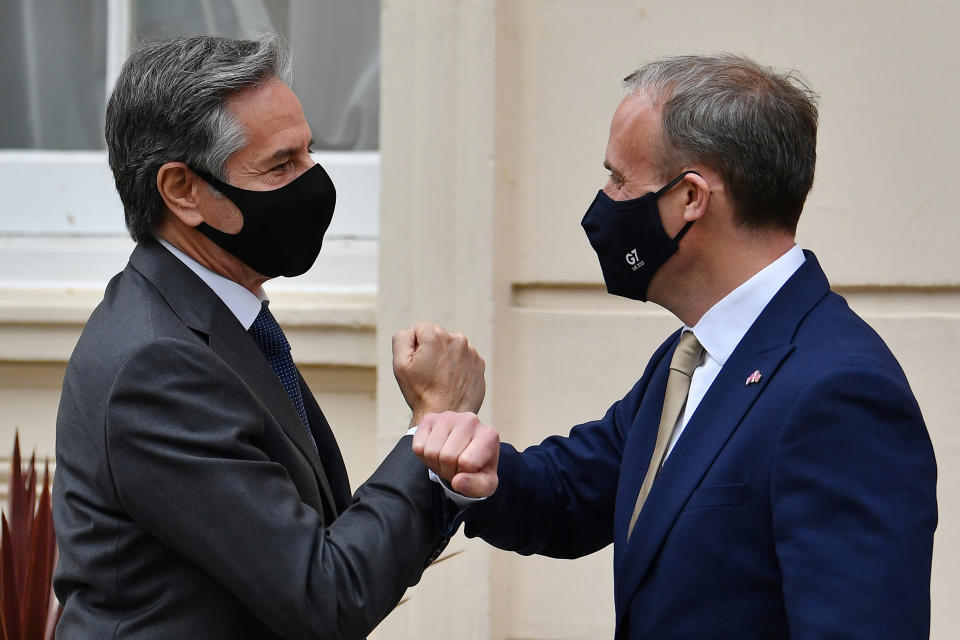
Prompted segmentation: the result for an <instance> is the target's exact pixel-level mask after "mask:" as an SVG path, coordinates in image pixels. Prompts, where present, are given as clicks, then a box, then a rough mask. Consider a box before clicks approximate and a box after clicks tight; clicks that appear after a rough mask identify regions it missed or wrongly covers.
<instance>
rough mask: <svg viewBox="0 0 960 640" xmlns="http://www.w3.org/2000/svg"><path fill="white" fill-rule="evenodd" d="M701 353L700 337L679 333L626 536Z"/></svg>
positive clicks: (654, 476) (672, 426) (644, 498)
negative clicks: (653, 435)
mask: <svg viewBox="0 0 960 640" xmlns="http://www.w3.org/2000/svg"><path fill="white" fill-rule="evenodd" d="M702 357H703V347H702V346H700V341H699V340H697V337H696V336H695V335H693V332H692V331H685V332H684V333H683V335H682V336H680V344H678V345H677V350H676V351H674V353H673V359H672V360H671V361H670V375H669V376H668V377H667V393H666V394H665V395H664V398H663V412H662V413H661V414H660V428H659V429H658V430H657V443H656V444H655V445H654V447H653V455H652V456H651V457H650V464H649V466H647V475H645V476H644V477H643V484H642V485H640V493H639V494H637V504H636V505H635V506H634V507H633V516H632V517H631V518H630V527H629V528H628V529H627V540H629V539H630V535H631V534H632V533H633V526H634V525H635V524H636V523H637V517H638V516H639V515H640V510H641V509H642V508H643V503H644V502H645V501H646V499H647V496H648V495H650V488H651V487H652V486H653V481H654V479H655V478H656V477H657V473H658V472H659V471H660V465H661V463H662V462H663V454H664V453H665V452H666V450H667V444H668V443H669V442H670V437H671V436H672V435H673V428H674V427H675V426H676V424H677V419H678V418H679V417H680V412H682V411H683V407H684V406H685V405H686V404H687V393H688V392H689V391H690V377H691V376H692V375H693V370H694V369H696V368H697V367H698V366H699V365H700V359H701V358H702Z"/></svg>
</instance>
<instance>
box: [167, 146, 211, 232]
mask: <svg viewBox="0 0 960 640" xmlns="http://www.w3.org/2000/svg"><path fill="white" fill-rule="evenodd" d="M205 189H207V183H206V182H204V180H203V179H202V178H201V177H200V176H198V175H197V174H195V173H194V172H193V171H192V170H191V169H190V167H188V166H187V165H186V164H184V163H183V162H167V163H166V164H164V165H163V166H162V167H160V170H159V171H157V190H158V191H159V192H160V197H161V198H163V202H164V203H165V204H166V205H167V209H168V210H169V211H170V213H172V214H173V215H174V216H176V217H177V218H178V219H179V220H180V222H182V223H183V224H185V225H187V226H188V227H196V226H197V225H199V224H200V223H201V222H203V216H202V215H201V214H200V205H201V202H202V201H204V200H205V199H206V198H205V196H207V195H208V194H207V193H206V192H205V191H202V190H205Z"/></svg>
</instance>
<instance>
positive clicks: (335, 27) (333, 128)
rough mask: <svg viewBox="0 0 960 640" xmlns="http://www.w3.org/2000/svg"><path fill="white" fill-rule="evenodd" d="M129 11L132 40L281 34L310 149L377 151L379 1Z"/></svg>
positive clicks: (196, 3)
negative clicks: (131, 13) (311, 144)
mask: <svg viewBox="0 0 960 640" xmlns="http://www.w3.org/2000/svg"><path fill="white" fill-rule="evenodd" d="M133 9H134V31H135V33H136V39H137V41H138V42H139V41H142V40H143V39H146V38H169V37H175V36H189V35H201V34H207V35H217V36H228V37H236V38H249V37H251V36H254V35H256V34H258V33H262V32H263V31H267V30H272V31H277V32H279V33H281V34H283V35H284V37H285V38H286V39H287V40H288V42H289V43H290V46H291V48H292V49H293V53H294V81H293V88H294V91H296V93H297V96H298V97H299V98H300V101H301V103H302V104H303V110H304V113H305V115H306V117H307V122H308V123H309V124H310V128H311V130H312V131H313V137H314V140H315V142H316V144H315V145H314V148H315V149H317V150H375V149H377V148H378V142H379V127H378V122H379V109H380V2H379V0H350V1H349V2H346V1H344V0H163V1H160V0H135V1H134V3H133Z"/></svg>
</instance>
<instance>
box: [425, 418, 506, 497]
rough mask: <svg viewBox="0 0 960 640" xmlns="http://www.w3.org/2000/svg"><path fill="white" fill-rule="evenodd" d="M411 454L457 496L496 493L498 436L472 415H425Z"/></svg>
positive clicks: (480, 495) (493, 430) (498, 456)
mask: <svg viewBox="0 0 960 640" xmlns="http://www.w3.org/2000/svg"><path fill="white" fill-rule="evenodd" d="M413 452H414V453H415V454H417V457H418V458H420V459H421V460H422V461H423V463H424V464H425V465H427V466H428V467H430V469H431V470H432V471H433V472H434V473H436V474H437V475H438V476H440V477H441V478H442V479H444V480H446V481H447V482H449V483H450V486H451V487H452V488H453V490H454V491H456V492H457V493H459V494H462V495H465V496H467V497H470V498H485V497H487V496H490V495H493V492H494V491H496V490H497V460H498V459H499V458H500V435H499V434H498V433H497V431H496V429H494V428H493V427H490V426H487V425H485V424H483V423H482V422H480V420H479V419H478V418H477V416H476V414H474V413H453V412H450V411H448V412H446V413H440V414H437V413H431V414H427V415H426V416H424V417H423V420H421V421H420V425H419V428H418V429H417V432H416V433H415V434H414V436H413Z"/></svg>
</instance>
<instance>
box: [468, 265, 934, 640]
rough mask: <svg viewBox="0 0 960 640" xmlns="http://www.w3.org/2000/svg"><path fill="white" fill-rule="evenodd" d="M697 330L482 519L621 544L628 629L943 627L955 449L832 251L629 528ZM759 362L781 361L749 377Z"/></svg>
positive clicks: (735, 631) (582, 545) (823, 633)
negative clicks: (827, 266) (941, 481)
mask: <svg viewBox="0 0 960 640" xmlns="http://www.w3.org/2000/svg"><path fill="white" fill-rule="evenodd" d="M678 337H679V332H678V333H676V334H674V335H672V336H670V338H668V339H667V340H666V342H664V343H663V345H661V347H660V348H659V349H658V350H657V351H656V353H654V355H653V357H652V358H651V359H650V362H649V364H648V365H647V368H646V371H645V372H644V374H643V377H642V378H640V380H639V381H638V382H637V384H636V385H635V386H634V387H633V389H632V390H631V391H630V392H629V393H628V394H627V395H626V396H625V397H624V398H623V399H622V400H620V401H619V402H617V403H616V404H614V405H613V406H612V407H610V409H609V410H608V411H607V413H606V415H605V416H604V417H603V418H602V419H600V420H597V421H595V422H589V423H586V424H582V425H579V426H577V427H575V428H574V429H573V430H572V431H571V432H570V434H569V436H568V437H559V436H557V437H551V438H548V439H547V440H545V441H544V442H543V443H541V444H540V445H538V446H535V447H530V448H528V449H526V450H525V451H524V452H522V453H518V452H517V451H516V450H515V449H514V448H513V447H511V446H509V445H503V447H502V452H501V457H500V470H499V475H500V488H499V489H498V491H497V493H496V494H495V495H494V496H493V497H492V498H490V499H489V500H487V501H486V502H485V503H481V504H479V505H477V506H475V507H472V508H471V509H470V510H468V512H467V514H466V523H467V528H466V532H467V534H468V535H470V536H480V537H482V538H484V539H485V540H487V541H488V542H490V543H492V544H494V545H496V546H498V547H501V548H504V549H510V550H515V551H518V552H520V553H523V554H531V553H539V554H544V555H548V556H554V557H563V558H572V557H578V556H583V555H585V554H588V553H592V552H593V551H596V550H598V549H601V548H603V547H605V546H606V545H608V544H610V543H611V542H613V544H614V582H615V584H614V589H615V600H616V602H615V604H616V615H617V634H616V637H617V638H631V639H635V640H639V639H651V640H653V639H656V640H668V639H671V638H678V639H680V638H682V639H684V640H691V639H697V638H716V639H720V638H724V639H728V638H737V639H738V640H747V639H751V638H757V639H760V638H764V639H768V638H793V639H805V638H863V639H865V640H866V639H869V640H879V639H883V638H890V639H894V638H896V639H898V640H899V639H903V638H926V637H928V635H929V617H930V562H931V554H932V547H933V532H934V529H935V528H936V522H937V507H936V463H935V460H934V455H933V449H932V447H931V444H930V439H929V436H928V435H927V430H926V427H925V425H924V422H923V418H922V416H921V414H920V409H919V407H918V406H917V403H916V400H915V399H914V397H913V393H912V392H911V390H910V387H909V386H908V384H907V380H906V378H905V376H904V374H903V371H902V370H901V368H900V366H899V365H898V364H897V361H896V359H895V358H894V357H893V355H892V354H891V353H890V351H889V350H888V349H887V347H886V345H885V344H884V343H883V341H882V340H881V339H880V337H879V336H877V334H876V333H875V332H874V331H873V330H872V329H871V328H870V327H869V326H868V325H867V324H866V323H865V322H863V320H861V319H860V318H859V317H858V316H857V315H856V314H854V313H853V312H852V311H851V310H850V309H849V308H848V307H847V304H846V302H845V301H844V299H843V298H842V297H840V296H838V295H836V294H834V293H832V292H831V291H830V289H829V284H828V282H827V279H826V277H825V276H824V274H823V272H822V270H821V269H820V266H819V264H818V263H817V261H816V258H814V256H813V254H811V253H807V259H806V262H805V263H804V264H803V266H801V268H800V269H799V270H798V271H797V272H796V273H795V274H794V275H793V277H792V278H791V279H790V280H789V281H788V282H787V283H786V284H785V285H784V286H783V288H782V289H781V290H780V291H779V292H778V293H777V295H776V296H775V297H774V299H773V300H772V301H771V302H770V303H769V304H768V305H767V308H766V309H765V310H764V311H763V313H762V314H761V315H760V317H759V318H758V319H757V321H756V322H755V323H754V325H753V326H752V327H751V328H750V330H749V331H748V332H747V334H746V335H745V336H744V338H743V340H742V341H741V342H740V344H739V345H738V346H737V348H736V349H735V350H734V352H733V354H732V355H731V357H730V358H729V359H728V360H727V362H726V364H725V365H724V367H723V369H722V370H721V371H720V373H719V375H718V376H717V378H716V380H715V381H714V383H713V385H712V386H711V387H710V389H709V391H708V392H707V394H706V395H705V396H704V398H703V400H702V401H701V403H700V405H699V407H698V408H697V410H696V412H695V413H694V415H693V417H692V418H691V419H690V421H689V422H688V424H687V427H686V429H685V431H684V433H683V436H682V437H681V438H680V440H679V441H678V442H677V445H676V447H675V448H674V450H673V452H672V453H671V455H670V457H669V458H668V459H667V460H666V462H665V464H664V466H663V469H662V471H661V472H660V475H659V476H658V477H657V480H656V482H655V483H654V485H653V488H652V491H651V493H650V495H649V497H648V499H647V502H646V504H645V505H644V507H643V510H642V511H641V513H640V516H639V519H638V520H637V523H636V528H635V530H634V532H633V534H632V536H631V537H630V540H629V541H627V526H628V523H629V521H630V516H631V514H632V511H633V507H634V502H635V500H636V497H637V493H638V491H639V489H640V485H641V483H642V481H643V476H644V473H645V472H646V469H647V464H648V463H649V460H650V456H651V454H652V451H653V446H654V441H655V439H656V433H657V426H658V423H659V417H660V412H661V408H662V404H663V396H664V392H665V389H666V382H667V372H668V365H669V362H670V358H671V357H672V354H673V350H674V349H675V347H676V344H677V341H678ZM755 370H759V371H760V372H761V374H762V377H761V379H760V381H759V382H757V383H755V384H749V385H748V384H746V380H747V378H748V376H750V375H751V373H753V372H754V371H755Z"/></svg>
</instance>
